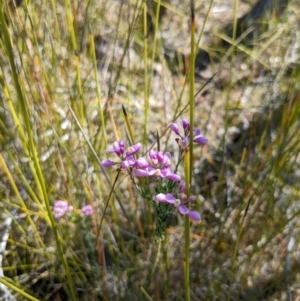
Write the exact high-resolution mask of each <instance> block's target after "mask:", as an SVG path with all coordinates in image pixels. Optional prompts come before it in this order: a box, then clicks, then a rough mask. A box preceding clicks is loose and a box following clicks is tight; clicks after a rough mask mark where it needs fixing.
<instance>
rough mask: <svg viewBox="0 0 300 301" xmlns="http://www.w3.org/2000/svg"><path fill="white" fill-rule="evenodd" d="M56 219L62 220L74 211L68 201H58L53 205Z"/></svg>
mask: <svg viewBox="0 0 300 301" xmlns="http://www.w3.org/2000/svg"><path fill="white" fill-rule="evenodd" d="M53 211H54V213H55V214H54V217H55V218H60V217H62V216H64V215H65V214H67V213H69V212H72V211H73V206H71V205H69V204H68V202H67V201H61V200H59V201H56V202H55V203H54V205H53Z"/></svg>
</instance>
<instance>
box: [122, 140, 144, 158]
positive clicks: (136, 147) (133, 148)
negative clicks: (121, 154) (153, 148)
mask: <svg viewBox="0 0 300 301" xmlns="http://www.w3.org/2000/svg"><path fill="white" fill-rule="evenodd" d="M141 147H142V145H141V143H137V144H134V145H131V146H130V147H128V149H127V152H126V155H127V156H132V155H134V154H136V153H137V152H138V151H139V150H140V149H141Z"/></svg>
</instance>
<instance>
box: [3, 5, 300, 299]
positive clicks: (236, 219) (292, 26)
mask: <svg viewBox="0 0 300 301" xmlns="http://www.w3.org/2000/svg"><path fill="white" fill-rule="evenodd" d="M0 3H1V14H0V21H1V22H0V213H1V216H0V222H1V225H0V227H1V228H0V238H1V240H0V242H2V243H1V245H0V260H1V262H0V267H1V271H0V289H1V290H0V299H1V300H55V301H56V300H57V301H60V300H72V301H76V300H82V301H85V300H151V299H152V300H175V301H176V300H184V287H183V282H184V281H183V262H184V255H183V245H184V243H183V219H181V218H180V217H178V218H177V217H174V220H172V221H170V225H169V227H168V229H167V237H166V241H165V244H164V247H163V250H162V259H163V260H161V262H160V266H159V268H158V269H157V270H155V273H154V275H152V272H153V270H152V269H153V256H154V254H155V248H156V246H155V242H154V227H153V225H154V224H155V223H154V220H153V219H155V217H154V216H153V212H152V209H151V208H150V206H149V204H147V203H145V201H144V200H142V199H141V198H140V197H139V195H138V194H137V193H136V192H135V191H134V187H133V186H132V183H131V181H130V179H129V178H128V177H127V176H126V175H125V174H124V175H123V174H121V175H120V178H119V180H118V182H117V185H116V187H115V189H114V193H113V195H112V198H111V199H110V202H109V205H108V208H107V210H106V212H105V216H104V221H103V226H102V231H101V233H100V235H98V229H99V225H100V222H101V219H102V217H103V214H104V210H105V206H106V203H107V200H108V195H109V193H110V189H111V187H112V183H113V181H114V178H115V176H116V172H114V171H103V170H102V169H101V166H100V164H99V161H98V158H100V159H101V160H102V159H105V158H106V156H107V155H106V152H105V150H106V148H107V146H108V145H109V144H111V143H112V142H114V141H115V140H118V139H120V138H123V139H124V140H126V130H125V121H124V117H123V115H122V105H124V106H125V107H126V110H127V112H128V115H129V117H130V120H131V124H132V127H133V129H134V136H135V141H136V142H138V141H143V143H144V146H145V149H144V151H146V150H147V148H148V147H149V146H151V144H152V143H154V142H155V139H156V138H155V135H156V131H159V133H163V132H164V130H165V129H166V128H167V127H168V125H169V124H170V123H171V122H173V120H174V118H175V117H176V116H177V114H178V113H179V112H180V111H181V110H182V109H183V107H184V106H185V105H186V104H187V103H188V87H187V82H188V80H187V70H188V68H189V64H190V62H189V51H190V50H189V49H190V33H189V19H190V8H189V6H190V3H189V2H188V1H179V0H168V1H162V2H160V1H152V0H149V1H147V2H143V1H139V0H137V1H122V0H120V1H116V0H111V1H95V0H76V1H69V0H65V1H63V0H51V1H44V0H36V1H33V0H31V1H29V0H26V1H23V2H22V1H16V4H17V6H18V7H16V6H15V5H14V3H13V1H8V0H7V1H5V0H3V1H0ZM195 6H196V28H197V33H196V39H197V41H198V45H197V57H196V61H195V69H196V70H195V73H196V74H195V75H196V79H197V80H196V89H197V91H200V90H201V91H200V92H199V93H197V95H196V97H195V103H196V107H195V114H196V115H195V120H196V124H195V126H196V127H197V128H201V129H202V130H203V132H204V134H205V135H206V136H207V137H208V138H209V143H208V146H206V147H204V148H203V149H200V148H196V149H195V161H194V179H193V188H192V191H193V192H194V193H195V194H196V195H197V198H198V203H199V208H198V209H199V211H200V212H201V215H202V222H201V223H200V224H193V225H192V229H191V233H192V236H191V263H190V264H191V279H190V280H191V284H190V285H191V300H289V301H290V300H300V285H299V283H300V279H299V277H300V276H299V273H298V271H299V268H300V267H299V265H300V257H299V254H300V253H299V252H300V249H299V230H300V224H299V220H300V219H299V218H298V216H299V210H300V205H299V204H300V203H299V197H300V193H299V183H300V182H299V178H300V172H299V171H300V158H299V150H300V140H299V128H300V127H299V113H300V112H299V111H300V89H299V79H300V70H299V56H300V32H299V25H300V24H299V22H300V8H299V5H298V2H297V1H296V0H291V1H287V0H286V1H279V0H260V1H258V2H257V1H252V0H248V1H246V0H244V1H242V0H240V1H238V0H222V1H221V0H215V1H213V0H211V1H201V0H199V1H198V0H197V1H196V2H195ZM145 8H147V10H145ZM158 8H159V10H158ZM187 114H188V111H187V110H185V111H184V112H183V113H181V114H180V117H179V119H182V118H186V116H187ZM174 138H175V137H174V136H172V135H170V134H169V132H167V133H166V134H164V135H163V136H162V138H161V148H162V150H164V151H166V150H168V151H170V152H172V153H174V154H176V153H177V145H176V142H175V140H174ZM91 147H92V148H93V149H94V150H95V153H94V152H93V151H92V148H91ZM97 156H98V158H97ZM59 199H64V200H67V201H68V202H69V204H70V205H72V206H73V207H74V208H81V207H82V206H83V205H86V204H91V205H92V206H93V208H94V211H95V214H94V216H93V217H92V218H89V217H83V216H81V215H80V214H77V215H75V214H73V215H70V216H65V217H64V218H62V219H59V220H57V219H55V220H54V219H53V217H52V216H51V214H50V211H51V208H52V206H53V204H54V202H55V201H56V200H59ZM150 276H151V279H150V282H149V281H148V280H149V277H150Z"/></svg>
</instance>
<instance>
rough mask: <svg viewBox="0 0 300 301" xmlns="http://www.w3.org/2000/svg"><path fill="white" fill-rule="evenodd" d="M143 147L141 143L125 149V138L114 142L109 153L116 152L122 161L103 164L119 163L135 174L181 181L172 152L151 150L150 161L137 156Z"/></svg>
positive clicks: (108, 150) (139, 176) (103, 163)
mask: <svg viewBox="0 0 300 301" xmlns="http://www.w3.org/2000/svg"><path fill="white" fill-rule="evenodd" d="M140 149H141V144H140V143H138V144H135V145H132V146H130V147H129V148H128V149H127V150H126V151H125V144H124V141H123V140H120V141H116V142H114V144H113V146H112V147H110V148H108V149H107V152H108V153H115V154H116V155H117V156H118V157H119V158H120V159H121V161H119V162H117V161H111V160H104V161H102V166H103V167H105V168H107V167H111V166H113V165H116V164H119V165H120V168H121V170H127V171H129V172H132V173H133V175H134V176H136V177H138V178H141V177H155V178H166V179H169V180H171V181H173V182H178V181H180V176H179V175H177V174H175V173H174V172H173V171H172V169H171V154H170V153H168V152H166V153H163V152H162V151H159V152H155V151H153V150H150V152H149V161H148V160H147V159H145V158H143V157H140V158H138V159H136V158H135V156H134V155H135V154H136V153H137V152H138V151H139V150H140Z"/></svg>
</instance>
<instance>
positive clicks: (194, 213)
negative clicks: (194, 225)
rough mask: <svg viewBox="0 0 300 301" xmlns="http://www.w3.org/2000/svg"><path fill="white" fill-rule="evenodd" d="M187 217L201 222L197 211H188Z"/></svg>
mask: <svg viewBox="0 0 300 301" xmlns="http://www.w3.org/2000/svg"><path fill="white" fill-rule="evenodd" d="M188 216H189V217H190V219H192V220H194V221H200V220H201V215H200V213H199V212H198V211H189V212H188Z"/></svg>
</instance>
